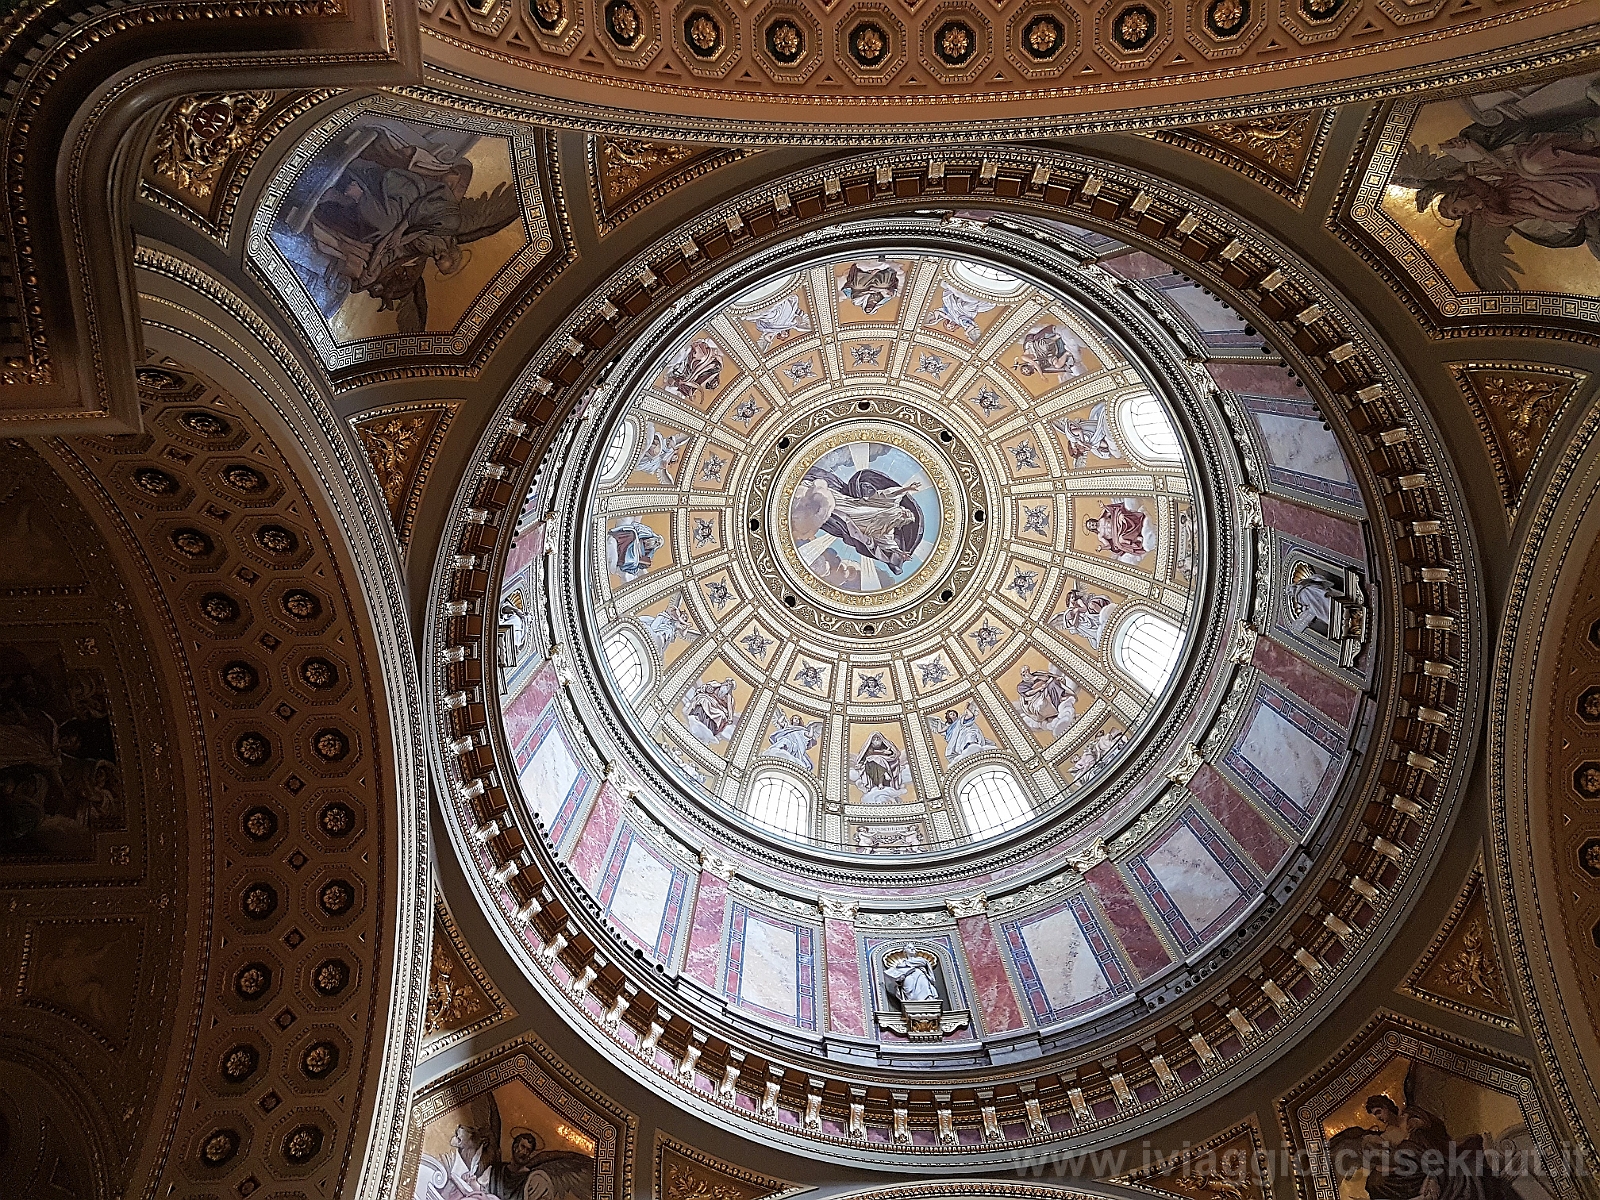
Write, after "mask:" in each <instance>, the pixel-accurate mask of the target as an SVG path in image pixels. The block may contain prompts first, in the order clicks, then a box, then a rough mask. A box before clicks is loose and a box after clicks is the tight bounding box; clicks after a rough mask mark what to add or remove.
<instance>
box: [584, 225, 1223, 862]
mask: <svg viewBox="0 0 1600 1200" xmlns="http://www.w3.org/2000/svg"><path fill="white" fill-rule="evenodd" d="M631 378H632V379H633V380H634V381H635V382H634V383H632V384H630V385H628V386H629V387H630V388H631V391H630V392H629V394H627V395H625V396H624V397H622V400H621V404H620V407H619V408H618V409H617V410H615V415H614V416H613V418H612V421H611V423H610V425H609V426H608V432H607V433H606V434H605V435H604V439H603V440H601V441H599V442H597V443H596V445H597V448H598V449H600V450H601V451H602V453H601V455H600V462H599V469H598V471H597V472H596V474H597V476H598V478H597V479H596V481H595V483H594V484H593V485H591V487H590V489H589V492H588V497H587V499H586V500H585V501H582V503H584V504H585V505H586V509H587V514H588V515H587V518H586V520H585V530H586V536H587V545H588V549H587V550H586V551H585V552H584V553H583V554H582V555H581V556H580V558H581V559H582V560H583V561H585V562H586V563H587V564H588V566H587V576H588V577H587V580H586V584H585V586H586V589H587V592H588V599H587V600H586V602H585V605H584V607H585V608H586V609H587V611H588V613H589V617H590V620H591V621H592V624H591V625H590V627H589V634H588V636H589V637H590V638H591V639H592V641H591V644H592V645H595V646H596V647H597V648H598V650H599V655H598V657H599V658H600V659H602V660H603V661H604V663H605V675H606V676H607V690H608V691H609V692H610V695H611V703H612V704H614V705H615V706H616V708H617V710H618V711H619V713H620V715H621V716H622V717H623V721H624V723H625V724H626V725H631V726H632V729H633V737H632V741H633V743H634V746H635V747H636V749H637V750H638V751H642V752H644V754H645V755H646V756H647V757H650V758H653V759H654V760H655V762H656V763H657V764H658V766H657V770H658V771H659V773H660V774H661V776H662V777H663V778H673V777H676V780H677V781H678V784H679V785H680V790H685V791H686V795H687V797H690V798H692V804H693V805H698V806H700V807H702V808H705V807H706V806H707V802H710V807H711V810H712V811H714V812H721V813H731V814H733V815H736V816H738V817H741V818H743V819H744V822H746V823H748V825H750V826H753V827H755V828H756V829H759V830H760V831H761V832H762V834H763V835H764V836H767V837H770V836H771V835H773V834H779V835H783V836H785V837H786V838H787V839H789V840H798V841H801V842H808V843H812V844H819V843H820V844H821V845H824V846H828V847H832V848H834V851H835V852H837V851H839V850H845V851H854V852H859V853H868V854H889V853H893V854H896V855H906V854H913V855H915V854H920V853H927V852H929V851H934V850H939V849H942V848H945V847H949V846H953V845H958V844H972V843H975V842H980V841H985V840H988V839H990V838H992V837H994V836H996V835H998V834H1000V833H1002V832H1006V831H1009V830H1015V829H1020V828H1022V827H1024V826H1027V825H1029V824H1030V823H1032V822H1034V821H1035V820H1037V819H1042V818H1044V817H1045V816H1046V815H1047V814H1051V813H1054V812H1056V811H1058V810H1059V809H1060V807H1061V806H1062V805H1063V804H1065V803H1068V802H1075V801H1076V800H1077V799H1078V798H1081V797H1083V796H1085V795H1086V794H1087V793H1088V790H1089V789H1091V788H1092V787H1094V786H1095V785H1096V784H1097V783H1098V782H1099V781H1101V780H1103V779H1105V778H1107V777H1108V776H1109V775H1110V774H1111V773H1112V772H1113V770H1114V768H1115V766H1116V764H1117V763H1118V762H1119V761H1121V760H1122V759H1123V758H1125V757H1126V756H1127V755H1128V754H1129V753H1131V752H1132V751H1133V750H1134V748H1135V747H1136V746H1137V745H1138V744H1139V743H1140V741H1141V740H1142V739H1143V735H1144V734H1145V732H1146V731H1147V730H1148V729H1149V728H1150V726H1151V722H1152V719H1153V717H1154V715H1155V714H1156V713H1157V712H1158V711H1159V710H1160V709H1161V708H1162V707H1163V702H1164V699H1165V695H1166V692H1167V690H1168V684H1169V681H1170V680H1171V679H1172V678H1173V677H1174V675H1175V674H1176V670H1177V667H1178V665H1179V663H1180V661H1181V660H1182V657H1183V654H1184V651H1185V647H1186V644H1187V643H1188V641H1189V633H1190V626H1191V622H1192V619H1193V610H1194V605H1193V604H1192V597H1193V595H1194V593H1195V589H1196V581H1197V579H1198V577H1199V562H1198V552H1199V547H1200V539H1199V537H1198V536H1197V533H1198V528H1199V518H1198V515H1197V508H1196V503H1195V499H1194V497H1195V495H1196V491H1197V486H1196V480H1195V478H1194V476H1193V473H1192V468H1191V465H1190V462H1189V457H1188V453H1187V451H1186V449H1185V442H1184V439H1183V438H1182V437H1181V436H1180V434H1179V432H1178V423H1177V421H1176V419H1175V416H1174V411H1173V408H1172V406H1171V404H1170V403H1169V402H1168V400H1167V399H1165V398H1164V397H1163V395H1162V393H1161V391H1160V390H1159V389H1158V387H1157V385H1156V383H1155V382H1154V379H1153V376H1152V375H1151V374H1150V373H1149V372H1148V371H1147V369H1145V368H1144V367H1142V366H1141V364H1140V361H1139V359H1138V358H1137V357H1136V356H1135V355H1134V354H1133V353H1131V352H1130V350H1129V348H1128V344H1127V343H1126V342H1125V341H1124V340H1123V339H1122V338H1121V337H1119V335H1118V334H1117V333H1115V332H1114V331H1113V329H1112V327H1111V326H1110V325H1109V324H1107V323H1106V322H1104V321H1102V320H1101V319H1099V318H1098V317H1097V316H1095V315H1094V314H1093V313H1092V312H1091V311H1090V310H1089V309H1088V308H1087V307H1085V306H1083V305H1080V304H1077V303H1074V302H1072V301H1070V300H1069V299H1067V297H1066V296H1065V295H1062V294H1056V293H1055V292H1053V291H1051V290H1048V289H1047V288H1045V287H1043V286H1041V285H1039V284H1037V283H1034V282H1032V281H1030V280H1027V279H1024V278H1022V277H1020V276H1018V275H1014V274H1012V273H1009V272H1007V271H1004V270H1001V269H999V268H998V267H995V266H991V265H987V264H984V263H980V262H976V261H971V260H969V259H965V258H960V257H955V256H953V255H949V254H937V253H929V252H894V251H888V250H885V251H883V252H881V253H877V254H871V255H855V256H851V257H840V258H837V259H832V260H823V261H817V262H813V263H810V264H807V265H805V266H804V267H802V268H800V269H797V270H790V271H788V272H785V273H779V274H776V275H775V276H773V277H772V278H769V279H768V280H766V281H765V282H763V283H762V284H760V285H759V286H757V287H756V288H753V289H749V290H746V291H745V292H744V293H743V294H739V295H736V296H735V297H734V298H733V299H731V300H727V301H724V302H723V303H722V304H721V305H720V306H713V307H712V308H711V310H710V311H708V312H707V313H706V314H705V315H704V316H703V317H702V318H701V319H700V320H699V321H698V322H697V323H696V324H695V325H694V326H693V327H691V328H690V329H689V330H688V331H686V332H684V333H682V334H680V335H679V336H678V337H676V338H675V339H674V340H673V341H671V342H669V343H668V344H667V346H666V347H665V348H664V352H659V357H658V358H657V359H656V360H655V364H654V365H647V366H645V367H643V369H641V370H637V371H635V372H634V373H633V374H632V375H631ZM607 723H609V722H607ZM634 761H636V762H638V761H640V760H639V759H638V758H635V759H634ZM683 785H687V786H686V789H685V788H684V787H683Z"/></svg>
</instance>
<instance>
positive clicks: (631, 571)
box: [606, 517, 662, 582]
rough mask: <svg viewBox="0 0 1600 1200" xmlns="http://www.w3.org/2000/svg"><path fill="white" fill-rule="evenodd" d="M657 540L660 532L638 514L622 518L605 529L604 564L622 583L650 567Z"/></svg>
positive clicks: (659, 540) (658, 541)
mask: <svg viewBox="0 0 1600 1200" xmlns="http://www.w3.org/2000/svg"><path fill="white" fill-rule="evenodd" d="M661 541H662V539H661V535H660V534H659V533H657V532H656V531H655V530H654V529H651V528H650V527H649V526H648V525H646V524H645V523H644V522H643V521H641V520H639V518H638V517H624V518H622V519H621V520H620V521H618V522H617V523H616V524H615V525H613V526H612V527H611V528H610V529H609V530H607V531H606V544H607V546H608V548H609V553H608V554H607V558H606V565H607V566H609V567H610V568H611V572H612V574H614V575H620V576H621V577H622V579H623V581H624V582H626V581H627V580H630V579H636V578H638V577H639V576H640V575H643V574H644V573H645V572H646V571H648V570H649V569H650V565H651V561H652V558H653V556H654V555H655V552H656V551H657V550H659V549H661Z"/></svg>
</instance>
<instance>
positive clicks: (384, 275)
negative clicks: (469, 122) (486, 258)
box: [275, 119, 522, 334]
mask: <svg viewBox="0 0 1600 1200" xmlns="http://www.w3.org/2000/svg"><path fill="white" fill-rule="evenodd" d="M425 130H426V132H425ZM480 140H482V139H481V138H480V135H478V134H476V133H472V132H469V131H465V130H454V129H442V128H432V129H429V128H427V127H424V126H420V125H416V124H415V123H412V122H403V121H392V122H390V121H379V120H376V119H367V120H364V121H360V122H357V123H356V124H355V125H354V126H353V127H352V128H351V129H350V130H349V131H348V132H346V133H345V134H344V135H343V137H342V138H341V139H339V140H338V141H337V142H336V143H334V144H332V145H330V146H329V147H328V148H327V149H326V150H325V151H324V152H323V154H322V156H320V157H319V159H318V160H317V162H316V163H314V164H313V167H312V170H316V169H317V168H318V167H324V168H326V170H324V172H323V176H322V178H323V180H324V182H322V184H321V187H322V190H321V191H320V193H318V194H317V195H316V197H315V198H314V199H313V200H311V201H310V202H309V203H307V204H304V205H301V206H298V207H292V208H289V209H286V210H285V212H284V214H283V215H282V216H281V217H280V218H279V228H278V229H277V230H275V240H276V241H277V242H278V244H279V247H280V249H282V250H284V252H285V254H286V256H288V257H289V258H290V259H291V260H292V261H293V262H294V265H295V266H296V268H297V269H298V270H299V272H300V274H301V276H302V278H303V279H305V281H306V282H307V284H308V285H309V286H310V287H311V289H312V293H313V296H314V297H315V298H316V299H317V302H318V307H319V309H320V310H321V312H322V315H323V317H324V318H325V319H328V320H330V321H331V320H332V319H333V317H334V315H335V314H336V313H337V312H338V311H339V309H340V308H341V307H343V305H344V303H345V300H346V299H347V298H348V297H350V296H352V295H357V294H365V295H368V296H371V297H372V298H373V299H375V300H377V301H378V311H379V312H393V313H394V320H395V328H396V330H397V331H398V332H399V333H403V334H410V333H421V332H423V331H424V330H426V329H428V328H429V319H428V312H429V309H428V286H429V279H430V278H433V279H448V278H450V277H451V276H453V275H456V274H458V273H459V272H460V271H461V270H462V268H464V267H465V266H466V265H467V262H468V260H469V259H470V257H471V254H472V251H471V249H470V247H471V245H472V243H474V242H477V241H481V240H482V239H484V238H487V237H490V236H492V235H493V234H496V233H499V232H500V231H501V230H502V229H505V228H506V227H507V226H509V225H511V224H512V223H513V222H515V221H518V220H520V219H521V217H522V203H521V200H520V198H519V197H518V195H517V191H516V189H515V188H514V187H513V186H512V184H511V183H509V182H507V181H505V180H501V181H499V182H497V183H496V184H494V186H493V187H492V188H489V189H488V190H481V189H480V190H478V191H477V192H474V191H473V174H474V171H475V168H474V165H473V162H472V160H471V159H470V158H469V157H468V154H469V152H470V151H471V150H472V149H473V147H474V146H475V145H476V144H477V143H478V142H479V141H480ZM453 325H454V321H453V320H452V321H449V322H441V321H437V320H436V321H435V322H434V328H447V327H450V326H453ZM373 332H381V331H380V330H374V331H373Z"/></svg>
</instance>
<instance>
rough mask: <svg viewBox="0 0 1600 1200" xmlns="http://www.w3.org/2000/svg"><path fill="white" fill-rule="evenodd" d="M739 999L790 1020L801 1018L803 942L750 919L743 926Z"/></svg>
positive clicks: (789, 931)
mask: <svg viewBox="0 0 1600 1200" xmlns="http://www.w3.org/2000/svg"><path fill="white" fill-rule="evenodd" d="M739 999H741V1000H743V1001H745V1002H747V1003H749V1004H759V1005H760V1006H761V1007H762V1008H764V1009H767V1010H768V1011H769V1012H775V1013H781V1014H782V1015H783V1016H786V1017H789V1018H791V1019H796V1020H797V1019H798V1018H799V1016H800V938H799V936H798V935H797V934H796V933H795V932H794V930H792V929H785V928H783V927H782V926H781V925H772V924H769V923H768V922H766V921H763V920H761V918H759V917H756V916H751V917H750V918H749V919H747V920H746V921H745V925H744V969H743V970H742V971H741V972H740V975H739Z"/></svg>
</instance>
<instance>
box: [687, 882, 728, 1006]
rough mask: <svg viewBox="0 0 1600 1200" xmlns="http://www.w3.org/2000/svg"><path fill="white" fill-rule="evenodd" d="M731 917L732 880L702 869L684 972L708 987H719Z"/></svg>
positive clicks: (696, 892)
mask: <svg viewBox="0 0 1600 1200" xmlns="http://www.w3.org/2000/svg"><path fill="white" fill-rule="evenodd" d="M727 920H728V881H727V880H726V879H723V878H722V877H721V876H720V875H714V874H712V873H711V872H710V871H706V870H702V871H701V872H700V883H699V886H698V887H696V888H695V893H694V916H693V918H692V919H691V921H690V924H689V950H688V953H687V955H686V956H685V958H684V963H683V972H684V974H685V975H687V976H689V978H690V979H693V980H695V981H696V982H697V983H701V984H704V985H705V986H706V987H708V988H715V987H716V986H717V967H718V964H719V960H720V959H721V957H722V930H723V927H724V926H725V925H726V924H727Z"/></svg>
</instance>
